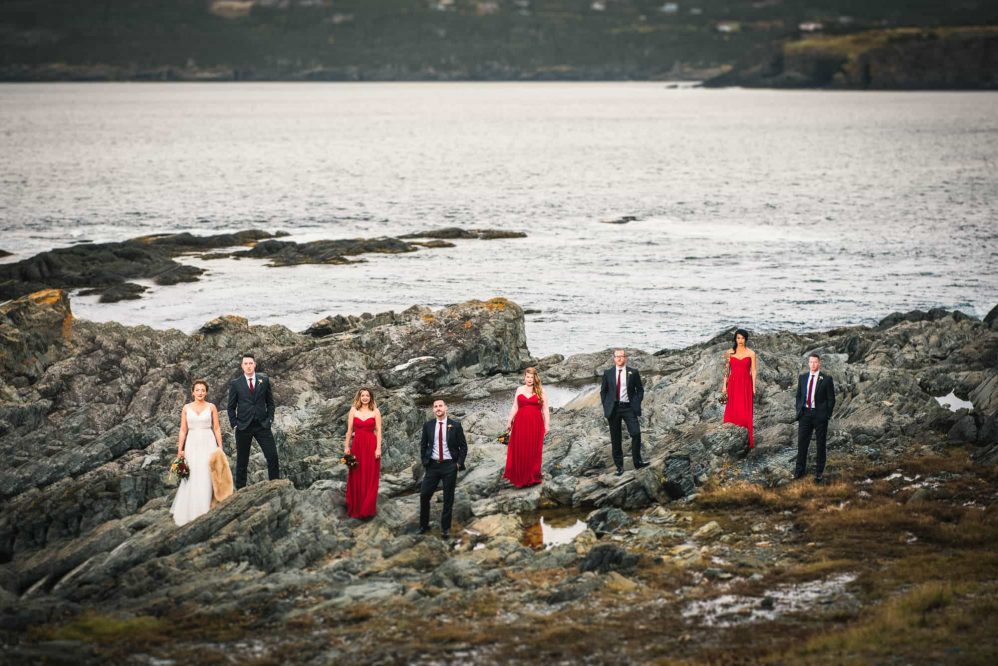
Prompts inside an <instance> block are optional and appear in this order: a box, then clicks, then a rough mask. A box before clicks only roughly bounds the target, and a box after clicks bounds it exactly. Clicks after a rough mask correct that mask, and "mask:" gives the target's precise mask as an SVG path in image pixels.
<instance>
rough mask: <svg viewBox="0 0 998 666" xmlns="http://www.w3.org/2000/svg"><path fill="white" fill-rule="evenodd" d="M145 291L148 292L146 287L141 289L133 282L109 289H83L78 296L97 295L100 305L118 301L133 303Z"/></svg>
mask: <svg viewBox="0 0 998 666" xmlns="http://www.w3.org/2000/svg"><path fill="white" fill-rule="evenodd" d="M146 291H148V287H143V286H142V285H140V284H135V283H134V282H124V283H122V284H115V285H112V286H110V287H98V288H95V289H84V290H82V291H81V292H80V296H90V295H91V294H99V295H100V302H101V303H117V302H118V301H133V300H136V299H139V298H142V294H143V293H145V292H146Z"/></svg>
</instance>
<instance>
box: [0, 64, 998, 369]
mask: <svg viewBox="0 0 998 666" xmlns="http://www.w3.org/2000/svg"><path fill="white" fill-rule="evenodd" d="M996 159H998V93H981V92H977V93H952V92H938V93H937V92H910V93H881V92H824V91H768V90H738V89H731V90H703V89H698V88H691V87H674V86H668V85H666V84H662V83H523V84H516V83H398V84H396V83H356V84H353V83H336V84H323V83H315V84H311V83H295V84H292V83H237V84H152V83H149V84H135V83H132V84H54V85H48V84H27V85H3V86H0V249H4V250H7V251H9V252H13V253H15V254H14V256H13V257H9V258H7V259H5V260H3V261H16V260H18V259H21V258H24V257H27V256H30V255H32V254H34V253H36V252H40V251H43V250H47V249H51V248H53V247H61V246H66V245H70V244H73V243H79V242H85V241H94V242H99V241H109V240H123V239H126V238H130V237H133V236H137V235H142V234H148V233H162V232H179V231H191V232H194V233H201V234H210V233H219V232H223V231H234V230H239V229H246V228H260V229H267V230H284V231H287V232H290V233H291V238H290V239H291V240H297V241H308V240H316V239H324V238H330V239H331V238H351V237H373V236H382V235H398V234H403V233H408V232H414V231H421V230H425V229H431V228H437V227H443V226H460V227H467V228H498V229H510V230H518V231H524V232H526V233H527V234H528V237H527V238H525V239H514V240H497V241H458V242H457V246H456V247H454V248H449V249H422V250H420V251H418V252H415V253H411V254H405V255H392V256H389V255H367V256H366V257H364V258H365V259H367V261H365V262H364V263H360V264H355V265H347V266H299V267H293V268H269V267H267V266H266V264H265V262H261V261H255V260H241V261H235V260H216V261H208V262H206V261H201V260H198V259H193V258H191V259H184V261H188V262H189V263H192V264H197V265H201V266H204V267H206V268H208V269H209V271H210V272H209V273H208V275H206V276H205V277H204V278H203V279H202V280H201V281H200V282H198V283H194V284H188V285H177V286H169V287H160V286H154V285H153V286H152V287H153V288H152V290H151V292H147V294H146V295H145V296H144V297H143V298H142V299H141V300H138V301H126V302H122V303H117V304H99V303H97V300H96V297H82V296H77V297H74V299H73V309H74V312H75V313H76V314H77V315H78V316H81V317H84V318H87V319H92V320H100V321H104V320H115V321H120V322H123V323H127V324H138V323H142V324H147V325H150V326H154V327H159V328H167V327H176V328H180V329H182V330H185V331H191V330H194V329H196V328H197V327H198V326H200V325H201V324H202V323H204V322H205V321H207V320H209V319H211V318H213V317H215V316H218V315H220V314H226V313H232V314H240V315H243V316H246V317H248V318H249V319H250V321H251V322H252V323H268V324H270V323H281V324H284V325H287V326H289V327H290V328H292V329H295V330H301V329H304V328H305V327H307V326H308V325H309V324H310V323H312V322H313V321H316V320H318V319H321V318H322V317H324V316H326V315H328V314H333V313H342V314H360V313H362V312H372V313H373V312H380V311H384V310H390V309H395V310H399V309H403V308H406V307H408V306H410V305H413V304H416V303H422V304H427V305H430V306H433V307H439V306H443V305H446V304H449V303H456V302H460V301H463V300H467V299H471V298H481V299H485V298H490V297H492V296H505V297H508V298H511V299H513V300H515V301H516V302H518V303H520V304H521V305H522V306H524V307H525V308H528V309H529V310H530V311H531V314H528V316H527V334H528V341H529V344H530V349H531V352H532V353H534V354H535V355H538V356H540V355H545V354H549V353H554V352H560V353H564V354H570V353H576V352H589V351H597V350H600V349H603V348H606V347H611V346H626V347H635V348H640V349H644V350H647V351H655V350H658V349H662V348H674V347H680V346H684V345H687V344H690V343H693V342H697V341H700V340H703V339H705V338H707V337H710V336H712V335H713V334H715V333H716V332H718V331H720V330H723V329H725V328H727V327H730V326H735V325H737V326H742V327H745V328H748V329H749V330H750V331H770V330H777V329H787V330H797V331H801V330H814V329H823V328H828V327H832V326H838V325H849V324H859V323H864V324H868V323H874V322H876V321H877V320H879V319H880V318H881V317H883V316H885V315H887V314H889V313H890V312H893V311H897V310H908V309H912V308H929V307H934V306H943V307H947V308H959V309H961V310H963V311H965V312H967V313H970V314H974V315H977V316H983V315H984V314H986V313H987V312H988V310H989V309H990V308H991V307H992V306H994V305H995V304H996V303H998V223H996V221H998V175H996V174H998V165H996ZM625 215H632V216H635V217H636V218H637V220H636V221H634V222H630V223H628V224H621V225H617V224H604V223H602V221H603V220H608V219H615V218H619V217H621V216H625Z"/></svg>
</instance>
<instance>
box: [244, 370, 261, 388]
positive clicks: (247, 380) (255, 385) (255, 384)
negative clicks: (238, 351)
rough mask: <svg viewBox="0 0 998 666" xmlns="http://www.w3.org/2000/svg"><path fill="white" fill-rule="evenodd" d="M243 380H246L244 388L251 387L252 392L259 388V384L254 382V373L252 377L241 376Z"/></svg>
mask: <svg viewBox="0 0 998 666" xmlns="http://www.w3.org/2000/svg"><path fill="white" fill-rule="evenodd" d="M243 378H244V379H245V380H246V388H250V386H252V387H253V390H254V391H256V389H257V387H258V386H260V382H258V381H256V373H255V372H254V373H253V374H252V375H243ZM251 379H252V380H253V383H252V384H250V380H251Z"/></svg>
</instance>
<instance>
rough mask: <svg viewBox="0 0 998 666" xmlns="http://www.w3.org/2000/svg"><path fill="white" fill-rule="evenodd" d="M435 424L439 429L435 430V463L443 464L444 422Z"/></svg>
mask: <svg viewBox="0 0 998 666" xmlns="http://www.w3.org/2000/svg"><path fill="white" fill-rule="evenodd" d="M437 424H438V425H439V426H440V427H439V429H438V430H437V461H438V462H443V461H444V422H443V421H437Z"/></svg>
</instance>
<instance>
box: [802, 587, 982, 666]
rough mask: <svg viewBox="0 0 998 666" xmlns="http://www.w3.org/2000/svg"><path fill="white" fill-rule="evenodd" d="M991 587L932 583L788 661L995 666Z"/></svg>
mask: <svg viewBox="0 0 998 666" xmlns="http://www.w3.org/2000/svg"><path fill="white" fill-rule="evenodd" d="M995 591H996V590H995V584H994V583H993V582H992V583H991V584H990V585H987V586H983V585H978V584H973V583H968V584H959V585H957V584H952V583H949V582H942V581H933V582H928V583H923V584H920V585H917V586H915V587H914V588H911V589H910V590H908V591H907V592H905V593H904V594H902V595H900V596H897V597H894V598H892V599H890V600H888V601H886V602H884V603H883V604H881V605H879V606H877V607H876V608H874V609H872V610H871V611H869V612H868V613H865V614H864V615H863V616H862V617H860V618H859V620H858V621H857V622H855V623H852V624H850V625H849V626H847V627H846V628H844V629H842V630H841V631H836V632H832V633H830V634H827V635H821V636H816V637H813V638H811V639H810V640H809V641H807V642H806V643H805V644H804V645H803V646H802V647H801V648H800V649H799V650H796V651H793V652H791V655H793V656H792V657H791V659H790V660H791V661H797V660H802V661H808V662H811V661H823V662H827V661H828V660H833V661H835V662H838V663H850V664H851V663H871V662H874V661H877V660H879V659H882V658H887V659H890V660H891V661H892V662H898V663H910V662H912V661H916V662H921V663H934V662H942V661H947V662H954V663H981V664H984V663H994V659H995V658H996V657H998V641H996V639H995V636H994V632H993V629H994V627H995V626H996V622H998V602H996V601H995V598H994V593H995Z"/></svg>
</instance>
